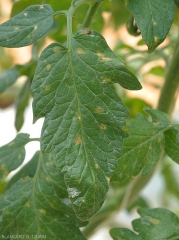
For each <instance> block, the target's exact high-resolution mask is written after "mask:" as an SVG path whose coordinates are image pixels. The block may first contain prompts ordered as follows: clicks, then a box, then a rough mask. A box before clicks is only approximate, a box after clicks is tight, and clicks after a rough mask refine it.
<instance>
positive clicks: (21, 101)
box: [15, 79, 31, 131]
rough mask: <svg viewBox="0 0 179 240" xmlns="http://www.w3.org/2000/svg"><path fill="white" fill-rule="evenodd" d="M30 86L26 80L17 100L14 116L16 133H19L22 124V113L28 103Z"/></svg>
mask: <svg viewBox="0 0 179 240" xmlns="http://www.w3.org/2000/svg"><path fill="white" fill-rule="evenodd" d="M30 85H31V81H30V80H29V79H27V80H26V82H25V84H24V86H23V87H22V89H21V92H20V94H19V96H18V98H17V102H16V116H15V127H16V130H17V131H20V129H21V127H22V125H23V123H24V111H25V109H26V107H27V106H28V103H29V97H30Z"/></svg>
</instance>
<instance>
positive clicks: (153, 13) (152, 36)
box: [126, 0, 175, 53]
mask: <svg viewBox="0 0 179 240" xmlns="http://www.w3.org/2000/svg"><path fill="white" fill-rule="evenodd" d="M126 2H127V8H128V9H129V10H130V11H131V13H132V15H133V16H134V18H135V20H136V22H137V27H138V28H139V30H140V31H141V33H142V38H143V40H144V42H145V43H146V44H147V46H148V51H149V53H151V52H153V51H154V50H155V49H156V48H157V47H158V45H160V44H161V43H162V42H163V41H164V40H165V38H166V36H167V34H168V32H169V30H170V28H171V25H172V23H173V20H174V13H175V4H174V1H173V0H172V1H171V0H155V1H153V0H142V1H139V0H127V1H126Z"/></svg>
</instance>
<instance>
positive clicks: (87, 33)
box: [82, 29, 91, 35]
mask: <svg viewBox="0 0 179 240" xmlns="http://www.w3.org/2000/svg"><path fill="white" fill-rule="evenodd" d="M82 32H83V33H84V34H86V35H90V34H91V30H89V29H83V30H82Z"/></svg>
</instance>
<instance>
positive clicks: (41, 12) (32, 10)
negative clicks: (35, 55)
mask: <svg viewBox="0 0 179 240" xmlns="http://www.w3.org/2000/svg"><path fill="white" fill-rule="evenodd" d="M52 25H53V10H52V8H51V6H50V5H48V4H43V5H33V6H30V7H27V8H26V9H25V10H24V11H22V12H21V13H19V14H18V15H16V16H14V17H13V18H11V19H10V20H8V21H7V22H5V23H3V24H1V25H0V46H3V47H9V48H15V47H23V46H27V45H30V44H32V43H34V42H35V41H36V40H37V39H39V38H41V37H43V36H44V35H45V34H46V33H47V32H48V31H49V30H50V28H51V27H52Z"/></svg>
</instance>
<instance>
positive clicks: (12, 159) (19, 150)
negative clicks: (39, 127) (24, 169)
mask: <svg viewBox="0 0 179 240" xmlns="http://www.w3.org/2000/svg"><path fill="white" fill-rule="evenodd" d="M29 141H30V139H29V134H26V133H20V134H18V135H17V136H16V138H15V139H14V140H13V141H11V142H10V143H8V144H6V145H4V146H2V147H1V148H0V181H2V180H4V178H5V177H6V176H7V174H8V173H9V172H11V171H12V170H15V169H16V168H18V167H19V166H20V165H21V164H22V162H23V160H24V158H25V148H24V147H25V145H26V144H27V143H28V142H29Z"/></svg>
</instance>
